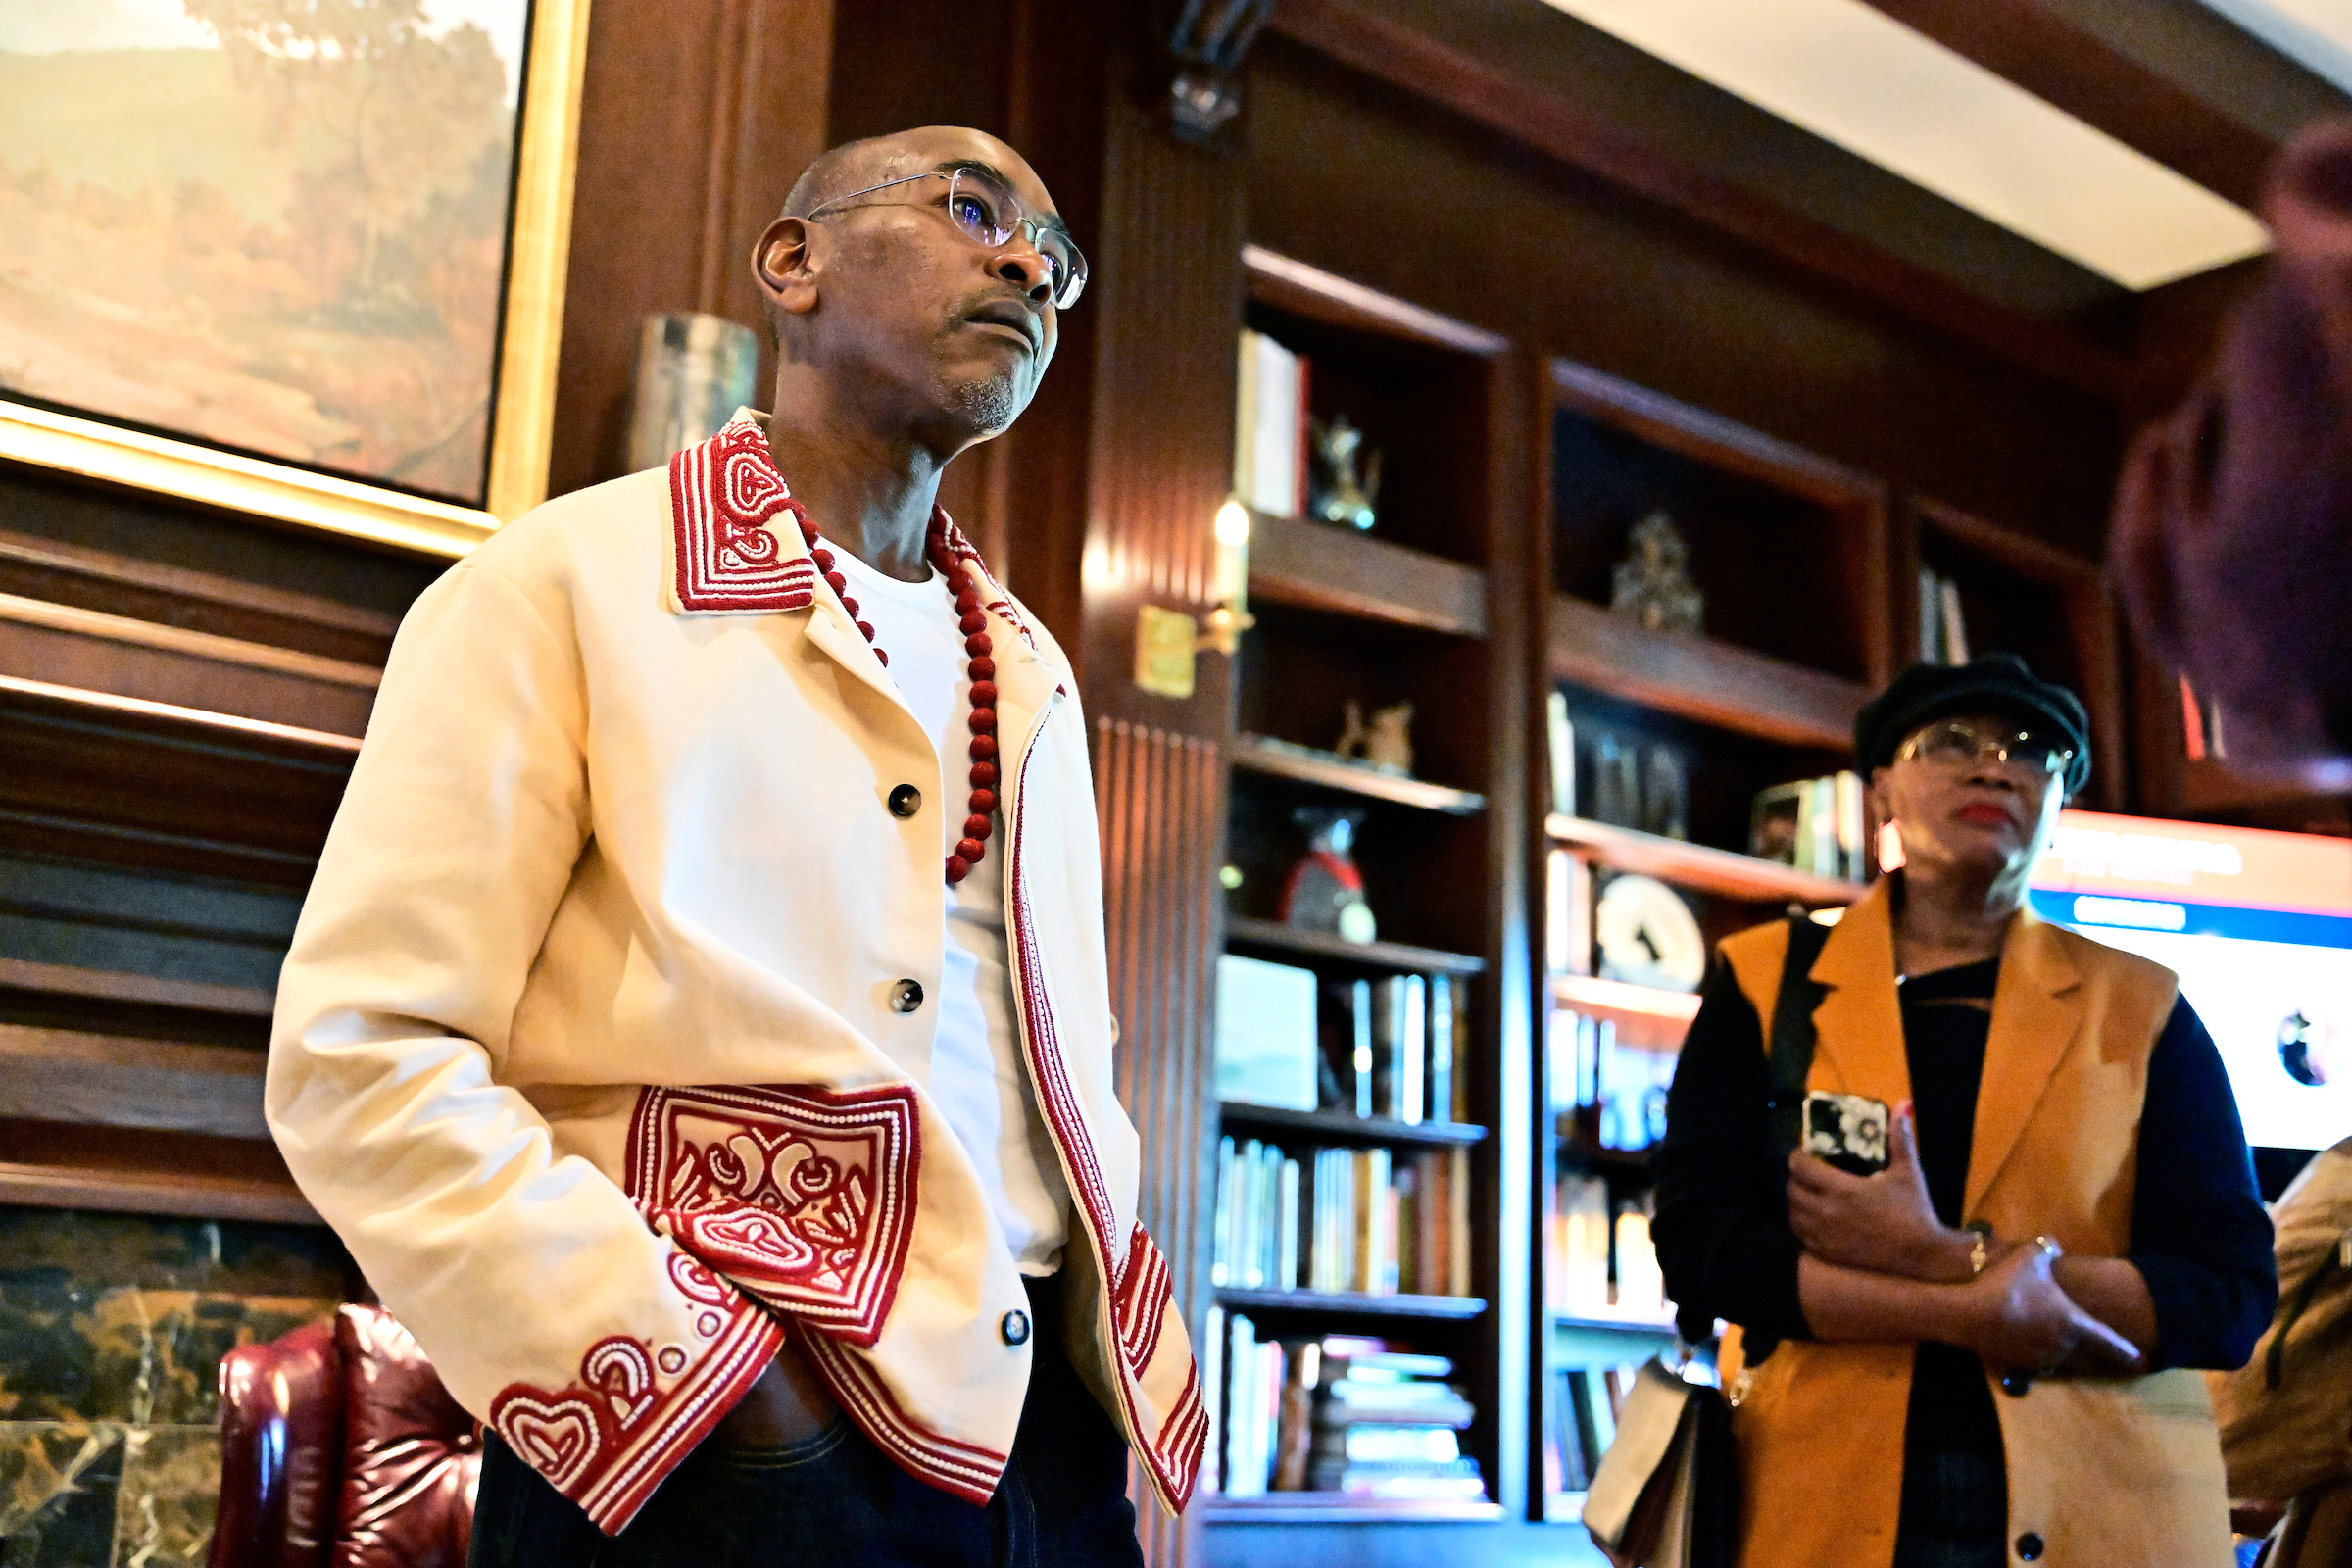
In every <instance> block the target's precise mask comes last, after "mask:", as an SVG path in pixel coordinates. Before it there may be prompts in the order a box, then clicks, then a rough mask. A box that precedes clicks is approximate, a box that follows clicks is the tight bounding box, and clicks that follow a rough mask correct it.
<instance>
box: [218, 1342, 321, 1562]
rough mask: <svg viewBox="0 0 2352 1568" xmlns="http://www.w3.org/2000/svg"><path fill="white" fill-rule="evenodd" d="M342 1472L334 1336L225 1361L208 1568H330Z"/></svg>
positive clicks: (255, 1348)
mask: <svg viewBox="0 0 2352 1568" xmlns="http://www.w3.org/2000/svg"><path fill="white" fill-rule="evenodd" d="M342 1473H343V1376H342V1368H341V1366H340V1365H339V1362H338V1357H337V1355H336V1351H335V1340H334V1327H333V1325H332V1324H329V1323H311V1324H306V1325H305V1326H303V1327H302V1328H299V1329H296V1330H295V1331H294V1332H293V1333H291V1334H288V1335H285V1336H283V1337H282V1338H280V1339H278V1340H276V1341H274V1342H272V1343H270V1344H269V1345H246V1346H240V1347H239V1348H236V1349H234V1350H231V1351H230V1352H229V1353H228V1354H227V1355H225V1356H223V1357H222V1358H221V1506H220V1514H219V1517H218V1519H217V1520H216V1522H215V1524H214V1526H213V1544H212V1550H211V1552H210V1554H209V1555H208V1556H207V1558H206V1562H207V1564H208V1568H326V1562H327V1549H328V1547H329V1546H330V1545H332V1544H333V1542H334V1529H335V1502H336V1498H337V1495H338V1494H339V1493H340V1491H341V1482H342Z"/></svg>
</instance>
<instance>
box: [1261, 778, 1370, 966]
mask: <svg viewBox="0 0 2352 1568" xmlns="http://www.w3.org/2000/svg"><path fill="white" fill-rule="evenodd" d="M1292 820H1293V821H1295V822H1297V823H1298V824H1299V826H1300V827H1302V828H1304V829H1306V858H1304V859H1302V860H1300V861H1299V863H1298V864H1297V865H1295V866H1293V867H1292V868H1291V878H1290V881H1289V882H1288V883H1287V884H1286V885H1285V886H1284V888H1283V891H1282V919H1283V923H1284V924H1285V925H1290V926H1295V927H1297V928H1298V929H1299V930H1301V931H1326V932H1329V933H1331V934H1332V935H1334V936H1337V937H1339V938H1340V939H1341V940H1342V941H1345V942H1370V941H1372V940H1374V939H1375V938H1376V937H1377V936H1378V934H1379V929H1380V927H1379V923H1378V922H1377V921H1375V920H1374V919H1373V917H1372V907H1371V906H1370V905H1368V904H1366V903H1365V902H1364V874H1363V872H1361V871H1359V870H1357V869H1356V865H1355V860H1354V858H1353V857H1352V853H1351V852H1352V851H1353V850H1354V848H1355V833H1356V829H1357V828H1358V827H1360V826H1361V825H1362V823H1363V812H1361V811H1359V810H1356V809H1352V808H1348V807H1335V806H1301V807H1300V808H1299V809H1298V810H1297V811H1296V812H1294V813H1293V814H1292Z"/></svg>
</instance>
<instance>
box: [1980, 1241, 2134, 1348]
mask: <svg viewBox="0 0 2352 1568" xmlns="http://www.w3.org/2000/svg"><path fill="white" fill-rule="evenodd" d="M2055 1256H2056V1254H2055V1253H2054V1252H2052V1251H2051V1250H2048V1249H2046V1248H2043V1247H2040V1246H2029V1247H2020V1248H2018V1249H2017V1250H2014V1251H2012V1252H2011V1253H2010V1254H2009V1255H2008V1256H2006V1257H2004V1258H2002V1259H2001V1260H2000V1261H1999V1262H1998V1263H1995V1264H1993V1265H1991V1266H1990V1267H1988V1268H1986V1269H1985V1272H1984V1273H1983V1274H1982V1275H1980V1276H1979V1277H1978V1279H1977V1281H1976V1283H1975V1284H1973V1285H1971V1286H1969V1287H1968V1292H1967V1296H1968V1300H1967V1304H1966V1309H1965V1311H1964V1314H1963V1316H1964V1318H1965V1324H1966V1330H1967V1333H1966V1338H1965V1339H1964V1341H1962V1342H1961V1343H1963V1344H1965V1346H1966V1347H1967V1348H1969V1349H1972V1350H1974V1351H1976V1352H1977V1353H1978V1354H1979V1355H1981V1356H1983V1357H1984V1358H1985V1364H1986V1365H1987V1366H1992V1367H2016V1368H2020V1369H2022V1370H2024V1371H2028V1372H2033V1373H2036V1374H2048V1373H2052V1372H2058V1371H2067V1372H2079V1373H2084V1374H2088V1375H2092V1376H2107V1377H2114V1376H2121V1375H2123V1374H2126V1373H2131V1372H2135V1371H2137V1370H2138V1369H2139V1366H2140V1354H2139V1351H2138V1350H2137V1349H2136V1348H2134V1347H2133V1346H2132V1344H2131V1341H2129V1340H2127V1339H2125V1338H2124V1337H2123V1336H2122V1335H2120V1334H2118V1333H2116V1332H2115V1330H2113V1329H2111V1328H2109V1327H2108V1326H2107V1325H2106V1324H2104V1323H2102V1322H2100V1321H2099V1320H2098V1319H2097V1318H2095V1317H2092V1316H2091V1315H2090V1314H2089V1313H2088V1312H2085V1311H2083V1310H2082V1308H2081V1307H2079V1306H2077V1305H2076V1304H2075V1301H2074V1298H2072V1297H2070V1296H2068V1295H2067V1294H2066V1292H2065V1291H2064V1290H2063V1289H2061V1288H2060V1286H2059V1284H2058V1281H2057V1280H2056V1278H2054V1277H2053V1276H2052V1275H2051V1273H2050V1263H2051V1261H2052V1259H2053V1258H2054V1257H2055Z"/></svg>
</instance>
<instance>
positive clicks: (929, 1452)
mask: <svg viewBox="0 0 2352 1568" xmlns="http://www.w3.org/2000/svg"><path fill="white" fill-rule="evenodd" d="M797 1343H798V1344H799V1345H800V1347H801V1348H802V1350H803V1351H804V1352H806V1353H807V1355H808V1357H809V1364H810V1365H811V1366H813V1367H815V1368H816V1370H817V1373H818V1375H820V1376H821V1377H823V1378H824V1380H825V1384H826V1387H828V1388H830V1389H831V1390H832V1391H833V1397H834V1399H835V1401H836V1402H838V1403H839V1404H840V1405H841V1407H842V1408H843V1409H844V1410H847V1411H848V1412H849V1413H850V1418H851V1419H852V1420H854V1421H856V1422H857V1423H858V1427H859V1429H860V1430H862V1431H863V1432H864V1433H865V1434H866V1436H868V1437H870V1438H872V1439H873V1440H874V1444H875V1446H878V1447H879V1448H881V1450H882V1451H883V1452H884V1453H885V1454H887V1455H889V1457H890V1460H891V1462H892V1463H894V1464H896V1465H897V1466H898V1467H899V1468H900V1469H902V1470H904V1471H906V1472H907V1474H908V1475H910V1476H912V1477H914V1478H915V1479H916V1480H917V1481H921V1482H924V1483H926V1484H928V1485H930V1486H934V1487H937V1488H939V1489H940V1490H941V1491H943V1492H952V1493H954V1494H956V1495H957V1496H959V1497H962V1498H964V1499H965V1500H967V1501H970V1502H979V1503H985V1502H987V1501H988V1499H989V1498H990V1497H991V1496H992V1495H995V1493H996V1490H997V1482H998V1481H999V1480H1000V1479H1002V1478H1003V1476H1004V1474H1005V1464H1006V1463H1007V1462H1008V1458H1009V1456H1008V1455H1005V1454H1002V1453H999V1452H997V1451H996V1450H995V1449H993V1448H984V1447H982V1446H979V1445H978V1444H976V1443H959V1442H957V1441H956V1439H954V1438H949V1437H942V1436H941V1435H940V1434H938V1433H936V1432H932V1431H930V1430H928V1429H926V1428H924V1427H922V1426H920V1425H918V1424H916V1422H915V1421H914V1419H913V1418H912V1417H911V1416H909V1415H907V1411H906V1409H905V1408H904V1407H903V1406H901V1405H900V1403H899V1401H898V1400H897V1399H896V1398H894V1397H892V1395H891V1392H890V1389H889V1387H888V1386H887V1385H886V1384H884V1383H883V1381H882V1376H881V1374H880V1373H879V1372H877V1371H875V1370H874V1367H873V1366H872V1364H871V1363H870V1362H868V1361H867V1360H866V1359H865V1358H864V1357H863V1356H861V1355H858V1354H857V1353H856V1352H855V1351H853V1350H850V1349H848V1348H845V1347H844V1346H842V1345H839V1344H837V1343H836V1342H834V1341H833V1340H831V1339H828V1338H827V1337H826V1336H824V1335H822V1334H803V1335H801V1336H800V1337H799V1339H798V1341H797Z"/></svg>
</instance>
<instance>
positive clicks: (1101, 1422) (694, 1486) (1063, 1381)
mask: <svg viewBox="0 0 2352 1568" xmlns="http://www.w3.org/2000/svg"><path fill="white" fill-rule="evenodd" d="M1028 1284H1029V1300H1030V1316H1031V1318H1032V1319H1033V1321H1034V1324H1035V1332H1034V1334H1033V1335H1032V1337H1031V1341H1030V1343H1031V1344H1032V1345H1033V1346H1034V1347H1035V1350H1034V1353H1033V1358H1032V1360H1031V1363H1030V1375H1029V1395H1028V1398H1027V1400H1026V1402H1024V1403H1023V1405H1022V1406H1021V1421H1020V1429H1019V1432H1018V1434H1017V1436H1015V1438H1014V1439H1013V1445H1012V1460H1011V1463H1010V1464H1009V1465H1007V1466H1006V1467H1005V1479H1004V1480H1003V1481H1002V1482H1001V1483H1000V1484H999V1485H998V1487H997V1493H996V1495H995V1496H994V1497H992V1498H990V1499H989V1501H988V1503H987V1505H986V1506H982V1505H980V1504H977V1503H971V1502H966V1501H964V1500H963V1499H962V1498H961V1497H957V1496H954V1495H950V1494H948V1493H945V1492H941V1491H939V1490H938V1489H937V1488H934V1487H930V1486H926V1485H924V1484H923V1483H922V1482H919V1481H916V1480H915V1479H914V1478H913V1477H911V1476H909V1475H907V1472H905V1471H904V1470H901V1469H900V1468H899V1467H898V1466H897V1465H895V1464H892V1463H891V1462H890V1460H889V1459H887V1458H886V1457H884V1456H883V1454H882V1451H881V1450H880V1449H878V1448H876V1447H875V1446H874V1445H873V1443H872V1442H871V1441H870V1440H868V1439H867V1438H866V1436H865V1435H864V1434H863V1433H862V1432H859V1431H858V1429H857V1427H856V1426H854V1425H853V1424H852V1423H851V1422H850V1421H849V1420H848V1418H847V1417H841V1418H837V1419H836V1420H835V1421H834V1423H833V1424H832V1425H831V1426H830V1427H828V1428H826V1429H825V1430H824V1431H823V1432H821V1433H819V1434H817V1435H816V1436H815V1437H813V1438H809V1439H807V1440H805V1441H803V1442H800V1443H796V1444H789V1445H787V1446H784V1447H781V1448H726V1447H722V1446H720V1445H719V1444H718V1443H716V1442H715V1441H713V1442H707V1443H705V1444H704V1445H703V1446H701V1447H700V1448H697V1449H696V1450H695V1451H694V1452H693V1453H691V1454H689V1455H688V1456H687V1458H686V1461H685V1463H683V1464H681V1465H679V1466H678V1468H677V1469H676V1470H674V1471H672V1472H671V1473H670V1476H669V1479H667V1480H666V1481H664V1482H662V1488H661V1490H660V1491H658V1492H656V1493H655V1494H654V1495H653V1497H652V1499H651V1500H650V1501H648V1502H647V1503H646V1505H645V1508H644V1510H643V1511H642V1512H640V1513H639V1514H638V1515H637V1517H636V1518H635V1519H632V1520H630V1521H629V1525H628V1528H627V1529H625V1530H623V1531H622V1532H621V1533H620V1534H619V1535H618V1536H615V1537H612V1538H607V1537H606V1536H605V1535H603V1534H602V1533H601V1532H600V1531H598V1529H597V1528H596V1526H594V1525H592V1524H590V1523H589V1522H588V1516H587V1515H586V1514H583V1513H582V1512H580V1510H579V1509H578V1507H576V1506H575V1505H574V1504H572V1503H571V1502H570V1501H568V1500H567V1499H565V1498H564V1496H563V1495H561V1494H559V1493H558V1492H557V1491H556V1490H555V1489H554V1488H553V1487H551V1486H549V1485H548V1484H547V1482H546V1480H545V1479H543V1478H542V1477H541V1476H540V1475H539V1473H538V1472H537V1471H535V1470H533V1469H531V1468H530V1467H529V1466H528V1465H526V1464H524V1463H523V1462H522V1461H521V1460H520V1459H517V1458H516V1457H515V1455H514V1454H513V1452H511V1451H510V1450H509V1449H508V1448H507V1446H505V1445H504V1444H502V1443H500V1442H499V1441H498V1440H497V1438H495V1437H491V1438H488V1439H487V1440H486V1441H485V1444H484V1447H483V1454H482V1484H481V1492H480V1495H479V1497H478V1500H477V1501H476V1503H475V1506H474V1520H473V1547H472V1551H471V1553H470V1555H469V1556H468V1557H467V1559H466V1561H467V1565H468V1568H791V1565H796V1564H802V1563H811V1564H813V1563H822V1564H824V1565H825V1568H901V1565H904V1568H1142V1563H1143V1553H1142V1550H1141V1549H1140V1548H1139V1546H1138V1545H1137V1544H1136V1537H1135V1509H1134V1507H1133V1506H1132V1505H1131V1504H1129V1502H1128V1501H1127V1443H1126V1440H1125V1439H1124V1438H1123V1437H1121V1436H1120V1434H1119V1430H1118V1428H1117V1427H1116V1426H1114V1425H1112V1423H1111V1420H1110V1417H1109V1416H1108V1415H1106V1414H1105V1413H1104V1412H1103V1407H1102V1405H1101V1404H1099V1403H1097V1402H1096V1400H1095V1397H1094V1396H1093V1395H1092V1394H1090V1393H1088V1392H1087V1390H1086V1386H1085V1385H1084V1384H1083V1383H1081V1382H1080V1381H1079V1380H1078V1374H1077V1373H1076V1371H1074V1370H1073V1369H1072V1368H1071V1366H1070V1363H1069V1358H1068V1355H1067V1353H1066V1352H1065V1351H1064V1350H1063V1348H1062V1314H1061V1290H1060V1285H1061V1282H1060V1280H1059V1279H1058V1278H1054V1279H1046V1280H1031V1281H1029V1282H1028Z"/></svg>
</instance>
